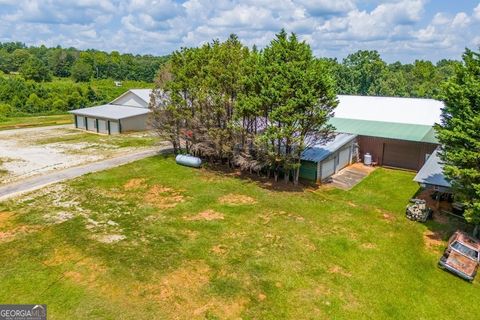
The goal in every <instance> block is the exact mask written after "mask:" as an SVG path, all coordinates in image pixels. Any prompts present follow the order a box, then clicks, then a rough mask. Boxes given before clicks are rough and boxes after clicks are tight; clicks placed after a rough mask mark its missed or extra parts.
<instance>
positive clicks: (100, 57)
mask: <svg viewBox="0 0 480 320" xmlns="http://www.w3.org/2000/svg"><path fill="white" fill-rule="evenodd" d="M167 59H168V57H158V56H152V55H133V54H120V53H119V52H117V51H112V52H111V53H107V52H103V51H98V50H92V49H89V50H85V51H82V50H78V49H75V48H62V47H60V46H57V47H55V48H47V47H45V46H43V45H42V46H39V47H35V46H30V47H27V46H26V45H25V44H23V43H21V42H6V43H0V70H1V71H2V72H3V73H6V74H9V73H19V74H21V75H22V76H23V78H24V79H26V80H33V81H36V82H42V81H50V80H51V79H52V77H59V78H68V77H71V78H72V79H73V80H75V81H77V82H87V81H89V80H90V79H92V78H93V79H107V78H110V79H115V80H136V81H146V82H153V80H154V78H155V75H156V73H157V71H158V69H159V68H160V66H161V65H162V64H163V63H164V62H165V61H166V60H167Z"/></svg>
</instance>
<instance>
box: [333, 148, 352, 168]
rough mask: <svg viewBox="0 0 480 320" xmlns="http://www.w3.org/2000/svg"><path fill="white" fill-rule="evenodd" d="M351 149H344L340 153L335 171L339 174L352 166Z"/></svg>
mask: <svg viewBox="0 0 480 320" xmlns="http://www.w3.org/2000/svg"><path fill="white" fill-rule="evenodd" d="M350 150H351V149H350V148H347V149H343V150H341V151H340V152H339V153H338V164H337V167H336V168H335V171H336V172H338V171H340V170H342V169H343V168H345V167H346V166H348V165H349V164H350V159H351V156H352V154H351V152H350Z"/></svg>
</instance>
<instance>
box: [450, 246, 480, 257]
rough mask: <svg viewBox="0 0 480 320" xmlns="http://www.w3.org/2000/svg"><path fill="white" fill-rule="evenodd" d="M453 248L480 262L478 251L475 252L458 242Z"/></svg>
mask: <svg viewBox="0 0 480 320" xmlns="http://www.w3.org/2000/svg"><path fill="white" fill-rule="evenodd" d="M452 248H453V249H455V250H456V251H458V252H460V253H462V254H463V255H465V256H467V257H469V258H471V259H474V260H478V251H476V250H473V249H472V248H469V247H467V246H466V245H464V244H462V243H460V242H458V241H455V242H454V243H452Z"/></svg>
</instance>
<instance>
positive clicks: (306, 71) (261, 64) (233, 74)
mask: <svg viewBox="0 0 480 320" xmlns="http://www.w3.org/2000/svg"><path fill="white" fill-rule="evenodd" d="M336 105H337V99H336V93H335V85H334V80H333V79H332V77H331V76H330V73H329V72H328V64H327V63H325V61H322V60H319V59H316V58H315V57H314V56H313V54H312V50H311V48H310V46H309V45H308V44H307V43H305V42H300V41H299V40H298V39H297V37H296V36H295V35H294V34H291V35H287V33H286V32H285V31H281V32H280V33H279V34H277V36H276V38H275V39H274V40H272V41H271V43H270V44H269V45H268V46H267V47H266V48H265V49H264V50H262V51H258V50H256V49H255V48H253V50H249V49H248V48H247V47H246V46H244V45H243V44H242V43H241V42H240V41H239V40H238V39H237V37H236V36H234V35H232V36H231V37H230V38H229V39H228V40H226V41H225V42H219V41H214V42H213V43H209V44H205V45H203V46H201V47H198V48H188V49H182V50H181V51H178V52H175V53H174V54H173V55H172V56H171V59H170V60H169V62H168V63H167V64H166V65H165V66H164V68H163V69H162V70H161V72H160V73H159V75H158V78H157V81H156V90H155V91H154V102H153V103H152V104H151V107H152V110H153V117H152V119H153V121H152V124H153V126H154V127H155V128H156V130H157V131H158V133H159V134H160V136H161V137H162V138H164V139H168V140H169V141H171V142H172V144H173V146H174V148H175V152H179V151H180V150H181V149H184V150H186V151H187V152H188V153H192V154H195V155H199V156H202V157H204V158H207V159H209V160H210V161H218V162H223V163H228V164H230V165H235V166H239V167H240V168H241V169H243V170H250V171H256V172H260V170H262V169H263V170H264V171H265V172H268V175H271V174H273V175H274V177H275V179H278V178H279V176H280V175H283V177H284V179H285V181H290V180H293V181H294V183H295V184H296V183H298V178H299V168H300V157H301V154H302V152H303V151H304V150H305V149H306V148H308V147H309V146H311V145H312V144H314V143H317V142H319V141H326V140H328V139H330V138H331V136H332V129H333V128H332V127H331V126H329V125H328V124H327V121H328V119H329V118H330V117H331V116H332V114H333V110H334V108H335V107H336Z"/></svg>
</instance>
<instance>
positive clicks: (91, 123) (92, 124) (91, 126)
mask: <svg viewBox="0 0 480 320" xmlns="http://www.w3.org/2000/svg"><path fill="white" fill-rule="evenodd" d="M87 129H88V131H95V132H97V123H96V121H95V119H93V118H87Z"/></svg>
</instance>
